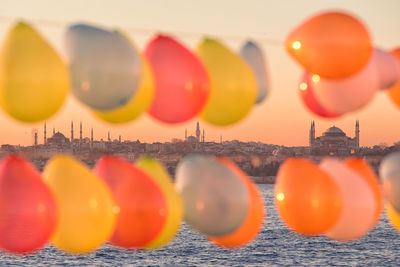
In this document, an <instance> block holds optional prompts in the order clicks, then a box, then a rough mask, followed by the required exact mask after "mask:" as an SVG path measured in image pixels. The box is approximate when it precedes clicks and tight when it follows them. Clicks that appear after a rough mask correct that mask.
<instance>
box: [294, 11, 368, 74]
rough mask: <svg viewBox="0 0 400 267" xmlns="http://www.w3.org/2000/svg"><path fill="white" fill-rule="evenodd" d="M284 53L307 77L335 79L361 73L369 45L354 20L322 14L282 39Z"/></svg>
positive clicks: (364, 32) (349, 17)
mask: <svg viewBox="0 0 400 267" xmlns="http://www.w3.org/2000/svg"><path fill="white" fill-rule="evenodd" d="M286 49H287V51H288V52H289V54H290V55H291V56H292V57H293V58H294V59H295V60H296V61H297V62H298V63H300V64H301V65H302V66H303V67H304V68H305V69H307V70H308V71H309V72H310V73H314V74H318V75H319V76H321V77H324V78H328V79H339V78H345V77H349V76H351V75H352V74H355V73H356V72H358V71H359V70H361V69H362V68H363V67H364V66H365V65H366V64H367V62H368V61H369V59H370V57H371V55H372V52H373V45H372V41H371V38H370V35H369V33H368V30H367V29H366V28H365V27H364V25H363V24H362V23H361V22H360V21H359V20H358V19H356V18H355V17H353V16H351V15H348V14H345V13H342V12H325V13H321V14H318V15H316V16H313V17H311V18H310V19H308V20H306V21H305V22H303V23H302V24H301V25H300V26H299V27H297V28H296V29H294V30H293V31H292V32H291V33H290V34H289V36H288V37H287V39H286Z"/></svg>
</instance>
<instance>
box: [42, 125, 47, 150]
mask: <svg viewBox="0 0 400 267" xmlns="http://www.w3.org/2000/svg"><path fill="white" fill-rule="evenodd" d="M46 132H47V130H46V122H44V128H43V145H45V144H47V139H46Z"/></svg>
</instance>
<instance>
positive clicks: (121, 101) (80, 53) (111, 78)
mask: <svg viewBox="0 0 400 267" xmlns="http://www.w3.org/2000/svg"><path fill="white" fill-rule="evenodd" d="M65 42H66V51H67V57H68V59H69V70H70V73H71V82H72V93H73V94H74V95H75V96H76V97H77V98H78V99H79V100H80V101H82V102H83V103H84V104H86V105H88V106H89V107H91V108H93V109H96V110H102V111H104V110H112V109H116V108H118V107H122V106H124V105H126V104H127V103H128V102H129V101H130V100H131V98H132V97H134V96H135V93H136V92H137V89H138V87H139V83H140V79H141V77H142V71H141V64H140V55H139V54H138V53H137V52H136V51H135V49H134V48H133V47H132V45H131V44H130V43H129V41H127V40H126V38H124V37H122V36H121V35H120V34H117V33H115V32H110V31H107V30H103V29H100V28H97V27H93V26H89V25H84V24H76V25H72V26H70V27H69V28H68V31H67V33H66V37H65Z"/></svg>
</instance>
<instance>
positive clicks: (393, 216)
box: [386, 203, 400, 232]
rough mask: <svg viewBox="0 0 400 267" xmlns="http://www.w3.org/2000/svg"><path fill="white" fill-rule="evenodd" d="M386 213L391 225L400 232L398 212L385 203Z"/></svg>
mask: <svg viewBox="0 0 400 267" xmlns="http://www.w3.org/2000/svg"><path fill="white" fill-rule="evenodd" d="M386 213H387V216H388V219H389V221H390V222H391V223H392V225H393V227H394V228H396V229H397V231H399V232H400V214H398V213H397V212H396V210H395V209H394V208H393V207H392V205H390V204H389V203H386Z"/></svg>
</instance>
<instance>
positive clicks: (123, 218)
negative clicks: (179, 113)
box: [94, 156, 168, 248]
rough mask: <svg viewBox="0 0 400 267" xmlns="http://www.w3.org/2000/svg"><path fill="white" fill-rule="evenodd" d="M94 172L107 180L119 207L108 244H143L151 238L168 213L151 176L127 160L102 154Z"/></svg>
mask: <svg viewBox="0 0 400 267" xmlns="http://www.w3.org/2000/svg"><path fill="white" fill-rule="evenodd" d="M94 172H95V173H96V174H97V175H99V176H100V177H101V179H103V181H104V182H106V183H107V185H108V186H109V188H110V189H111V191H112V193H113V196H114V199H115V201H116V204H117V205H118V207H119V213H118V217H117V223H116V225H115V230H114V234H113V236H112V237H111V239H110V242H111V244H113V245H116V246H120V247H123V248H142V247H143V246H145V245H147V244H148V243H149V242H151V241H152V240H154V239H155V238H156V237H157V236H158V234H159V233H160V231H161V230H162V228H163V226H164V225H165V221H166V216H167V212H168V210H167V203H166V199H165V196H164V195H163V192H162V191H161V189H160V188H159V186H158V185H157V184H156V183H155V182H154V181H153V179H152V178H151V177H150V176H149V175H148V174H146V173H145V172H143V171H142V170H140V169H139V168H137V167H135V166H134V165H132V164H131V163H129V162H128V161H126V160H124V159H121V158H117V157H114V156H104V157H102V158H101V159H100V160H99V161H98V162H97V164H96V166H95V167H94Z"/></svg>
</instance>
